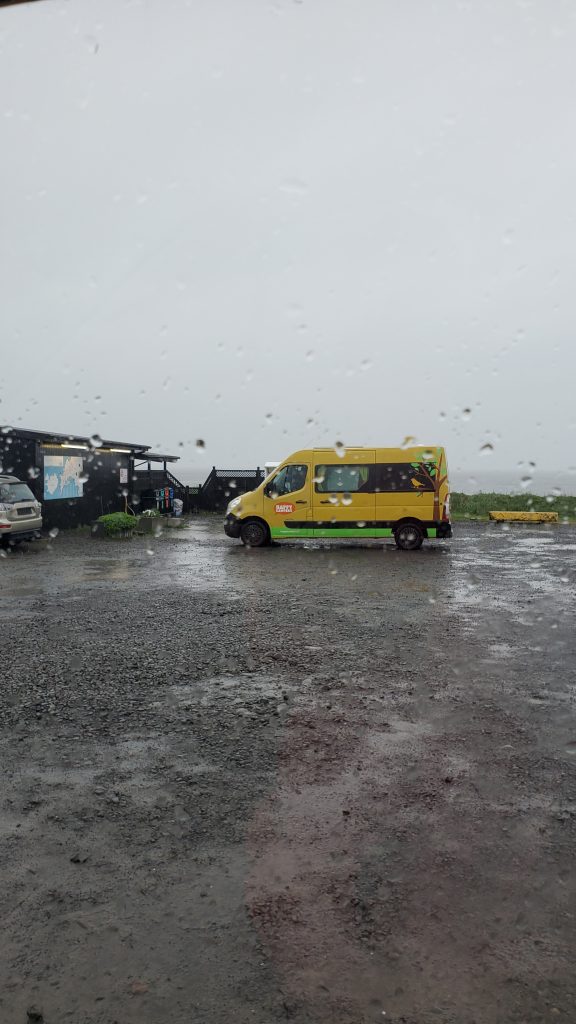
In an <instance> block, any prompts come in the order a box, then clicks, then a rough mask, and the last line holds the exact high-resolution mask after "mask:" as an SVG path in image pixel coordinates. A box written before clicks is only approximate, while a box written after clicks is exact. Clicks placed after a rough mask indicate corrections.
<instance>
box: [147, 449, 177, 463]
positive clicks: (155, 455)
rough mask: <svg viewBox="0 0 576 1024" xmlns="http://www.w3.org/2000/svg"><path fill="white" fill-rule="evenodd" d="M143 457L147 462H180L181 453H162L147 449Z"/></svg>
mask: <svg viewBox="0 0 576 1024" xmlns="http://www.w3.org/2000/svg"><path fill="white" fill-rule="evenodd" d="M142 458H143V459H144V461H145V462H178V459H179V458H180V456H179V455H162V453H161V452H149V451H146V452H145V453H144V454H143V456H142Z"/></svg>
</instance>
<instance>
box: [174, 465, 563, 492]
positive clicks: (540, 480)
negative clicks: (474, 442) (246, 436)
mask: <svg viewBox="0 0 576 1024" xmlns="http://www.w3.org/2000/svg"><path fill="white" fill-rule="evenodd" d="M170 468H171V471H172V472H173V473H174V476H175V477H177V478H178V480H180V481H181V482H182V483H183V484H186V485H188V486H189V487H196V486H197V485H198V484H202V483H204V481H205V480H206V478H207V476H208V474H209V473H210V470H211V467H210V466H201V467H199V466H179V465H178V464H177V463H176V464H173V465H172V466H171V467H170ZM220 468H223V469H230V468H231V467H230V466H222V467H220ZM239 468H242V469H247V468H248V467H247V466H242V467H239ZM254 468H256V467H254ZM526 478H529V479H526ZM450 486H451V488H452V490H453V491H462V492H463V493H464V494H479V493H481V492H484V493H489V492H491V491H493V492H495V493H498V494H525V493H528V494H557V493H559V494H567V495H576V469H575V470H573V471H572V472H570V471H569V470H565V469H559V470H540V469H538V468H536V469H534V470H533V472H532V473H531V475H530V470H524V469H523V468H518V467H515V468H514V469H493V470H488V469H486V470H482V471H478V472H474V471H470V472H464V471H462V470H461V469H458V468H450Z"/></svg>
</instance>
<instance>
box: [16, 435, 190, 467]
mask: <svg viewBox="0 0 576 1024" xmlns="http://www.w3.org/2000/svg"><path fill="white" fill-rule="evenodd" d="M0 429H1V432H2V434H3V435H8V436H12V437H19V438H22V439H23V440H25V441H38V442H39V443H40V444H55V445H72V446H74V445H78V447H81V448H94V449H96V450H99V449H115V450H121V449H124V450H125V451H126V452H127V453H128V452H129V453H130V454H131V455H141V456H142V458H143V459H146V460H147V461H149V462H177V461H178V458H179V456H178V455H160V454H158V453H157V452H151V451H150V445H147V444H136V443H134V442H133V441H111V440H109V439H108V438H103V437H102V438H101V437H99V436H98V435H96V434H93V435H92V437H84V436H83V435H81V434H59V433H54V432H52V431H50V430H27V429H25V428H23V427H2V428H0Z"/></svg>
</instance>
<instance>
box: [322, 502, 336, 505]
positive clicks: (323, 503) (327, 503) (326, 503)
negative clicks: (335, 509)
mask: <svg viewBox="0 0 576 1024" xmlns="http://www.w3.org/2000/svg"><path fill="white" fill-rule="evenodd" d="M320 504H321V505H333V504H334V503H333V502H332V501H321V502H320Z"/></svg>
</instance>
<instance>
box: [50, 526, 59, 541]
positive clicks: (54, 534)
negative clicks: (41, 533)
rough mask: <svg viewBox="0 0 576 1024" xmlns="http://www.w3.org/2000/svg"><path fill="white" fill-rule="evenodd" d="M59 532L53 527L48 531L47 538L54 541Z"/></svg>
mask: <svg viewBox="0 0 576 1024" xmlns="http://www.w3.org/2000/svg"><path fill="white" fill-rule="evenodd" d="M59 532H60V531H59V529H58V527H57V526H53V527H52V529H51V530H49V531H48V536H49V537H51V538H52V540H54V539H55V538H56V537H57V536H58V534H59Z"/></svg>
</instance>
